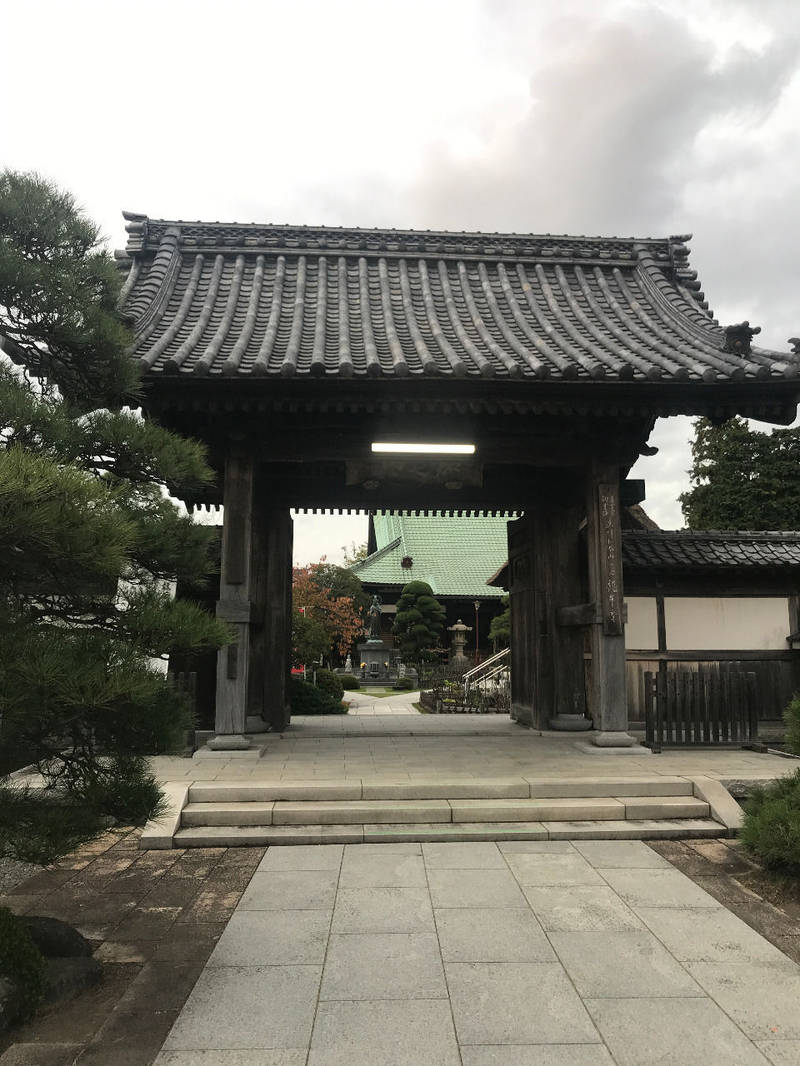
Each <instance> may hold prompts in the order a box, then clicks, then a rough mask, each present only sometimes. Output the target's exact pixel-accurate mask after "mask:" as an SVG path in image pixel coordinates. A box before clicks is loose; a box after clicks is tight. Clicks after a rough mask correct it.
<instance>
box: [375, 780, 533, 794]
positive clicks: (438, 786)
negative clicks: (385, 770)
mask: <svg viewBox="0 0 800 1066" xmlns="http://www.w3.org/2000/svg"><path fill="white" fill-rule="evenodd" d="M362 792H363V797H362V798H363V799H375V800H378V799H381V800H382V799H445V800H448V799H527V798H528V797H529V796H530V785H529V784H528V782H527V781H525V780H524V779H523V778H521V777H519V778H510V779H506V780H498V779H497V778H460V779H459V778H451V779H445V780H442V779H430V780H427V781H424V780H423V781H408V780H406V781H386V780H385V779H383V780H382V779H381V778H367V777H365V778H364V779H363V781H362Z"/></svg>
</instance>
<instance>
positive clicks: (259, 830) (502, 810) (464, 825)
mask: <svg viewBox="0 0 800 1066" xmlns="http://www.w3.org/2000/svg"><path fill="white" fill-rule="evenodd" d="M702 780H705V781H708V779H702ZM710 785H711V786H716V787H717V789H718V790H720V791H721V792H722V793H724V794H725V796H727V793H726V792H725V790H724V789H723V788H722V786H721V785H719V784H718V782H710ZM713 798H714V797H712V802H711V803H709V799H708V798H707V797H706V796H705V790H704V788H703V787H702V785H700V786H698V784H697V779H696V780H695V781H692V780H689V779H685V778H680V777H657V776H653V777H648V778H625V777H615V778H611V777H606V778H574V779H567V778H551V779H545V778H541V779H530V780H525V779H512V780H484V781H465V780H463V779H462V780H460V781H450V782H448V781H434V780H430V781H418V782H410V781H404V782H389V781H375V782H368V781H366V780H365V781H363V782H362V781H359V780H355V781H352V782H349V781H344V782H342V783H341V784H321V783H314V782H306V783H286V784H269V785H267V784H249V783H248V784H243V783H233V782H232V783H230V784H225V783H220V782H208V783H206V782H198V783H195V784H192V785H190V786H189V788H188V791H187V790H186V789H185V788H184V792H183V802H180V801H179V805H180V808H181V809H180V816H179V819H178V818H176V822H175V829H176V831H175V832H174V833H173V834H172V843H171V845H170V844H166V843H161V844H150V845H148V844H147V843H146V842H145V841H144V840H143V846H145V847H147V846H155V847H159V846H160V847H165V846H172V847H214V846H221V845H237V844H242V845H244V844H262V845H263V844H293V843H294V844H309V843H359V842H362V841H365V842H366V841H374V842H376V843H378V842H385V841H431V840H501V839H510V840H548V839H550V840H559V839H560V840H564V839H593V838H594V839H611V838H619V839H625V838H628V839H631V838H642V839H646V838H655V837H690V836H722V835H726V834H727V832H728V829H729V826H728V825H727V823H726V822H724V821H723V819H722V818H721V817H720V815H719V812H718V810H715V805H714V803H713ZM728 799H730V797H728ZM731 803H733V801H731ZM723 808H724V802H723ZM715 814H716V815H717V817H716V819H715V817H714V815H715ZM145 835H146V834H145Z"/></svg>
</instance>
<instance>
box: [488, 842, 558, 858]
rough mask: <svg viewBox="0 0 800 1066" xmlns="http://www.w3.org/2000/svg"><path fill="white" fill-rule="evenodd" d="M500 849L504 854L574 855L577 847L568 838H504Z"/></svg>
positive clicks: (499, 843) (499, 845)
mask: <svg viewBox="0 0 800 1066" xmlns="http://www.w3.org/2000/svg"><path fill="white" fill-rule="evenodd" d="M497 847H498V849H499V850H500V851H501V852H502V853H503V854H504V855H574V854H575V848H574V847H573V845H572V844H571V843H570V842H569V841H568V840H547V839H543V840H503V841H498V844H497Z"/></svg>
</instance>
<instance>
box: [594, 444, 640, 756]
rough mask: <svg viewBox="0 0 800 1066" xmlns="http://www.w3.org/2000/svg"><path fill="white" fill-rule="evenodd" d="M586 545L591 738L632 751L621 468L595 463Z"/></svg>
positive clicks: (598, 743) (600, 742)
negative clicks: (591, 610) (591, 606)
mask: <svg viewBox="0 0 800 1066" xmlns="http://www.w3.org/2000/svg"><path fill="white" fill-rule="evenodd" d="M586 519H587V529H586V533H587V541H588V552H589V559H588V561H589V598H590V600H592V601H593V604H594V610H595V615H594V620H593V621H592V622H591V623H590V633H591V647H592V667H591V685H590V705H591V711H592V717H593V719H594V729H595V731H594V733H593V734H592V740H593V742H594V743H595V744H597V745H599V746H600V747H630V746H631V745H632V744H634V743H635V740H634V738H633V737H632V736H631V735H630V734H629V733H628V731H627V730H628V707H627V698H626V689H625V630H624V625H623V622H624V619H623V601H622V532H621V527H620V501H619V467H618V466H617V465H615V464H611V463H602V462H594V463H592V465H591V467H590V469H589V472H588V476H587V494H586Z"/></svg>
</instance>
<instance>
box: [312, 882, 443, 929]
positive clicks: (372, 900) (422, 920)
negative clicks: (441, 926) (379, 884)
mask: <svg viewBox="0 0 800 1066" xmlns="http://www.w3.org/2000/svg"><path fill="white" fill-rule="evenodd" d="M435 928H436V927H435V925H434V921H433V909H432V907H431V900H430V895H429V893H428V889H427V888H396V887H390V888H340V889H339V891H338V892H337V894H336V906H335V908H334V911H333V924H332V926H331V932H333V933H429V932H433V931H434V930H435Z"/></svg>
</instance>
